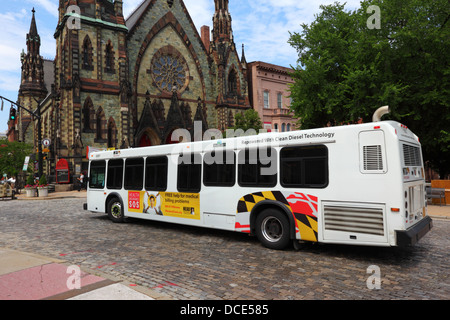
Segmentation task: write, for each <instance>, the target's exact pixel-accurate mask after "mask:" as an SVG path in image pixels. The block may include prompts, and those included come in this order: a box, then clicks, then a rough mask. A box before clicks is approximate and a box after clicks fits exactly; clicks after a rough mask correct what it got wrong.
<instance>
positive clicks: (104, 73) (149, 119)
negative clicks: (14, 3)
mask: <svg viewBox="0 0 450 320" xmlns="http://www.w3.org/2000/svg"><path fill="white" fill-rule="evenodd" d="M124 1H126V0H124ZM211 1H213V0H211ZM214 2H215V13H214V16H213V29H212V32H210V29H209V27H207V26H203V27H202V28H201V35H200V34H199V33H198V31H197V29H196V27H195V25H194V23H193V21H192V19H191V17H190V15H189V13H188V11H187V9H186V7H185V5H184V3H183V1H182V0H145V1H143V2H142V3H141V4H140V5H139V6H138V8H136V9H135V10H134V11H133V12H132V14H131V15H130V16H129V17H128V18H127V19H125V18H124V16H123V12H122V7H123V1H122V0H115V1H114V0H60V1H59V20H58V25H57V27H56V31H55V33H54V38H55V40H56V55H55V59H54V61H50V60H44V59H43V58H42V57H41V56H40V53H39V48H40V36H39V33H38V30H37V26H36V21H35V12H34V9H33V18H32V21H31V26H30V31H29V33H28V35H27V37H26V41H27V52H26V53H25V52H23V53H22V59H21V60H22V80H21V85H20V89H19V96H18V103H19V104H21V105H23V106H25V107H27V108H29V109H30V110H35V109H36V108H37V105H38V103H37V101H40V105H41V113H42V137H43V138H48V139H50V140H51V142H52V143H51V145H50V147H49V152H48V154H46V161H45V163H44V169H45V171H46V172H47V173H48V174H50V175H53V174H54V170H55V165H56V163H57V161H58V160H60V159H66V160H67V161H68V163H69V167H70V168H71V170H72V172H74V171H75V172H79V171H80V170H86V169H87V160H86V147H88V146H89V147H95V148H102V149H104V148H128V147H142V146H150V145H159V144H165V143H171V141H170V140H171V139H170V137H171V133H172V132H173V130H175V129H178V128H184V129H187V130H190V131H192V130H193V122H194V121H196V120H198V121H202V123H203V130H206V129H208V128H219V129H226V128H228V127H229V126H231V125H233V119H234V115H235V114H236V112H241V111H243V110H245V109H247V108H249V107H250V103H249V98H248V85H247V74H246V71H247V66H246V62H245V58H244V59H242V60H241V59H240V58H239V56H238V54H237V51H236V47H235V44H234V41H233V31H232V24H231V16H230V13H229V11H228V0H214ZM77 23H79V25H78V26H77ZM211 35H212V37H211ZM36 100H37V101H36ZM10 122H11V121H10ZM8 128H9V129H8V136H9V138H10V139H14V140H19V141H25V142H28V143H33V144H34V145H35V146H36V145H37V143H38V141H37V133H36V130H37V125H36V120H35V119H33V118H32V116H31V115H30V114H29V113H27V112H26V111H24V110H22V109H20V110H19V111H18V117H17V119H16V122H15V123H9V125H8Z"/></svg>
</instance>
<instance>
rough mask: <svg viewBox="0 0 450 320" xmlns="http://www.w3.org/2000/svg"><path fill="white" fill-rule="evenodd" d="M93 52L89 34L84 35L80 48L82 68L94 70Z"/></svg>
mask: <svg viewBox="0 0 450 320" xmlns="http://www.w3.org/2000/svg"><path fill="white" fill-rule="evenodd" d="M93 52H94V49H93V47H92V42H91V39H90V38H89V35H86V37H85V38H84V40H83V49H82V57H83V64H82V66H83V69H85V70H94V64H93V61H94V59H93V56H94V53H93Z"/></svg>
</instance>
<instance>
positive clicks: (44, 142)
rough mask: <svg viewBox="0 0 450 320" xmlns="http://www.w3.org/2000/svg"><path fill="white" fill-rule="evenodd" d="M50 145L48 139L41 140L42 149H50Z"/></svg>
mask: <svg viewBox="0 0 450 320" xmlns="http://www.w3.org/2000/svg"><path fill="white" fill-rule="evenodd" d="M51 144H52V142H51V140H50V139H48V138H46V139H44V140H42V145H43V146H44V147H46V148H47V147H50V145H51Z"/></svg>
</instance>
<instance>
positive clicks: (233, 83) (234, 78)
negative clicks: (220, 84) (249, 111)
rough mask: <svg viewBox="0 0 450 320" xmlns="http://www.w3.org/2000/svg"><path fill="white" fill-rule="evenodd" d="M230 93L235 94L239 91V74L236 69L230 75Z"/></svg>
mask: <svg viewBox="0 0 450 320" xmlns="http://www.w3.org/2000/svg"><path fill="white" fill-rule="evenodd" d="M228 93H230V94H233V95H234V94H236V93H237V76H236V71H235V70H234V69H232V70H231V71H230V74H229V75H228Z"/></svg>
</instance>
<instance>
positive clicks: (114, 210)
mask: <svg viewBox="0 0 450 320" xmlns="http://www.w3.org/2000/svg"><path fill="white" fill-rule="evenodd" d="M107 208H108V217H109V219H110V220H111V221H112V222H115V223H121V222H124V218H125V217H124V213H123V212H124V208H123V204H122V201H120V199H119V198H112V199H111V200H109V201H108V207H107Z"/></svg>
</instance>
